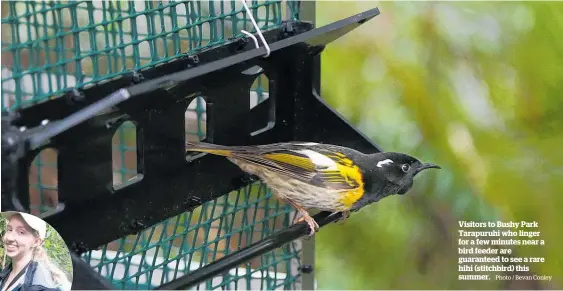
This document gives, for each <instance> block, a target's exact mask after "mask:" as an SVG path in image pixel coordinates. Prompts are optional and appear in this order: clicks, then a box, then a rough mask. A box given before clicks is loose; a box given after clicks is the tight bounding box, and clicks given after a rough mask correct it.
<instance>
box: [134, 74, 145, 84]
mask: <svg viewBox="0 0 563 291" xmlns="http://www.w3.org/2000/svg"><path fill="white" fill-rule="evenodd" d="M143 79H144V77H143V75H141V74H140V73H139V72H137V71H133V75H132V76H131V81H132V82H133V83H134V84H137V83H140V82H141V81H142V80H143Z"/></svg>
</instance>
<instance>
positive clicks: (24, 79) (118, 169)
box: [1, 1, 301, 290]
mask: <svg viewBox="0 0 563 291" xmlns="http://www.w3.org/2000/svg"><path fill="white" fill-rule="evenodd" d="M247 3H248V5H249V8H250V10H251V11H252V14H253V16H254V18H255V20H256V22H257V24H258V25H259V26H260V28H261V29H262V30H266V29H270V28H275V27H277V26H279V25H280V24H281V22H282V21H283V20H284V19H298V17H299V16H298V12H299V2H298V1H290V2H288V3H286V2H282V1H247ZM1 5H2V111H8V110H17V109H20V108H24V107H27V106H33V105H34V104H37V103H40V102H43V101H45V100H48V99H52V98H57V97H58V96H60V95H61V94H62V93H64V92H65V91H67V90H69V89H71V88H73V87H78V88H85V87H88V86H93V85H95V84H96V83H101V82H105V81H108V80H111V79H114V78H119V77H120V76H121V75H123V74H125V73H128V72H130V71H132V70H139V69H143V68H145V67H150V66H155V65H158V64H160V63H164V62H168V61H170V60H173V59H175V58H177V57H179V56H183V55H185V54H191V53H194V52H197V51H199V50H202V49H205V48H208V47H211V46H215V45H220V44H223V43H225V42H226V41H229V39H230V38H233V37H235V38H236V37H242V36H243V34H242V33H241V32H240V31H241V30H242V29H245V30H247V31H250V32H255V31H256V30H255V29H254V27H253V26H252V24H251V21H250V19H249V18H248V16H247V15H246V12H245V10H244V8H243V6H242V4H241V3H240V1H142V2H141V1H131V2H127V1H103V2H102V1H97V2H90V1H10V2H6V1H4V2H2V3H1ZM249 98H250V100H251V107H253V106H256V105H257V104H258V103H260V102H262V101H263V100H265V99H267V98H268V80H267V78H266V77H265V76H264V75H261V76H259V77H258V78H257V79H256V81H255V82H254V84H253V85H252V88H251V93H250V96H249ZM205 112H206V104H205V101H204V99H203V98H201V97H198V98H196V99H194V101H193V102H192V103H191V104H190V106H189V107H188V109H187V111H186V122H185V127H186V140H188V141H196V140H202V139H204V138H205V132H206V114H205ZM112 147H113V171H114V178H113V179H114V187H118V186H119V185H120V184H123V183H125V182H127V181H129V180H131V179H133V178H135V177H136V176H137V154H136V127H135V124H134V123H132V122H129V121H128V122H125V123H123V124H122V125H121V126H120V127H119V129H118V130H117V131H116V132H115V135H114V137H113V140H112ZM29 182H30V185H29V186H30V187H29V191H30V207H31V211H32V213H34V214H39V213H42V212H45V211H48V210H50V209H52V208H53V207H56V206H57V203H58V197H57V196H58V190H57V184H58V180H57V153H56V151H55V150H54V149H45V150H43V151H42V152H41V153H40V154H39V155H38V156H37V157H36V158H35V160H34V161H33V163H32V166H31V168H30V174H29ZM293 216H294V211H293V210H292V209H291V208H290V207H289V206H287V205H284V204H280V202H279V201H278V200H276V199H273V198H272V193H271V192H270V190H269V189H268V188H267V187H266V186H265V185H263V184H262V183H260V182H258V183H255V184H253V185H250V186H248V187H244V188H242V189H239V190H237V191H233V192H232V193H227V194H225V195H224V196H222V197H219V198H218V199H216V200H213V201H209V202H207V203H205V204H203V205H201V206H200V207H198V208H196V209H194V210H193V211H189V212H185V213H182V214H180V215H178V216H176V217H171V218H169V219H167V220H166V221H164V222H162V223H159V224H157V225H154V226H151V227H149V228H147V229H145V230H144V231H141V232H139V233H137V234H135V235H130V236H127V237H124V238H121V239H118V240H116V241H114V242H110V243H108V244H107V245H104V246H102V247H100V248H99V249H97V250H94V251H90V252H88V253H86V254H84V255H83V259H84V260H86V261H87V262H89V264H90V265H91V266H92V268H93V269H94V270H96V271H97V272H99V273H100V274H102V275H103V276H105V277H106V278H108V279H109V280H110V281H111V282H112V283H113V284H114V287H115V288H116V289H151V288H155V287H158V286H160V285H162V284H163V283H166V282H170V281H172V280H174V279H175V278H177V277H179V276H181V275H184V274H186V273H188V272H189V271H193V270H195V269H197V268H200V267H201V266H203V265H205V264H208V263H210V262H213V261H215V260H217V259H219V258H221V257H224V256H226V255H228V254H230V253H232V252H234V251H236V250H239V249H241V248H244V247H245V246H248V245H249V244H252V243H254V242H256V241H259V240H261V239H263V238H265V237H267V236H269V235H271V234H272V233H273V232H275V231H278V230H280V229H284V228H287V227H288V226H289V225H290V224H291V221H292V220H293ZM300 250H301V246H300V242H299V241H294V242H292V243H289V244H286V245H284V246H283V247H281V248H278V249H277V250H275V251H272V252H269V253H267V254H265V255H263V256H260V257H257V258H255V259H253V260H251V261H249V262H247V263H246V264H243V265H241V266H239V267H238V268H236V269H233V270H230V271H229V272H228V273H225V274H223V275H221V276H218V277H215V278H213V279H212V280H208V281H207V282H205V283H203V284H202V285H201V286H198V287H199V288H204V289H206V290H207V289H215V288H221V289H223V288H227V289H240V288H242V289H268V290H271V289H299V288H300V287H299V286H300V276H299V272H298V269H299V267H300V257H301V251H300Z"/></svg>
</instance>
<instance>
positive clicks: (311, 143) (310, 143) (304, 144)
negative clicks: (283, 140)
mask: <svg viewBox="0 0 563 291" xmlns="http://www.w3.org/2000/svg"><path fill="white" fill-rule="evenodd" d="M295 145H300V146H314V145H318V143H316V142H304V143H296V144H295Z"/></svg>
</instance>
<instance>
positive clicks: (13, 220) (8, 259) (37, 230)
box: [0, 211, 72, 291]
mask: <svg viewBox="0 0 563 291" xmlns="http://www.w3.org/2000/svg"><path fill="white" fill-rule="evenodd" d="M0 215H1V218H0V235H1V238H2V239H1V242H0V267H1V268H2V269H1V270H0V291H18V290H20V289H21V288H23V289H22V290H44V291H49V290H53V291H55V290H59V291H67V290H70V288H71V285H72V261H71V258H70V253H69V250H68V248H67V246H66V244H65V242H64V240H63V238H62V237H61V236H60V235H59V233H58V232H57V231H56V230H55V229H54V228H53V227H51V226H50V225H49V224H48V223H46V222H45V221H44V220H43V219H41V218H39V217H37V216H34V215H31V214H29V213H24V212H16V211H6V212H0Z"/></svg>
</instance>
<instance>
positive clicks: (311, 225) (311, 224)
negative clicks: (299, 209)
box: [293, 213, 320, 236]
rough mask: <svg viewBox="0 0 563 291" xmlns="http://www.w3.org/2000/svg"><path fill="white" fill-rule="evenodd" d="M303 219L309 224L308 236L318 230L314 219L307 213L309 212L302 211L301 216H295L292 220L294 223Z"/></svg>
mask: <svg viewBox="0 0 563 291" xmlns="http://www.w3.org/2000/svg"><path fill="white" fill-rule="evenodd" d="M303 221H305V222H306V223H307V225H308V226H309V230H310V231H309V234H308V236H312V235H314V234H315V232H317V231H318V230H319V228H320V227H319V224H318V223H317V222H316V221H315V219H314V218H313V217H312V216H311V215H309V213H302V216H301V217H299V218H295V220H294V221H293V222H294V223H295V224H297V223H300V222H303Z"/></svg>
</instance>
